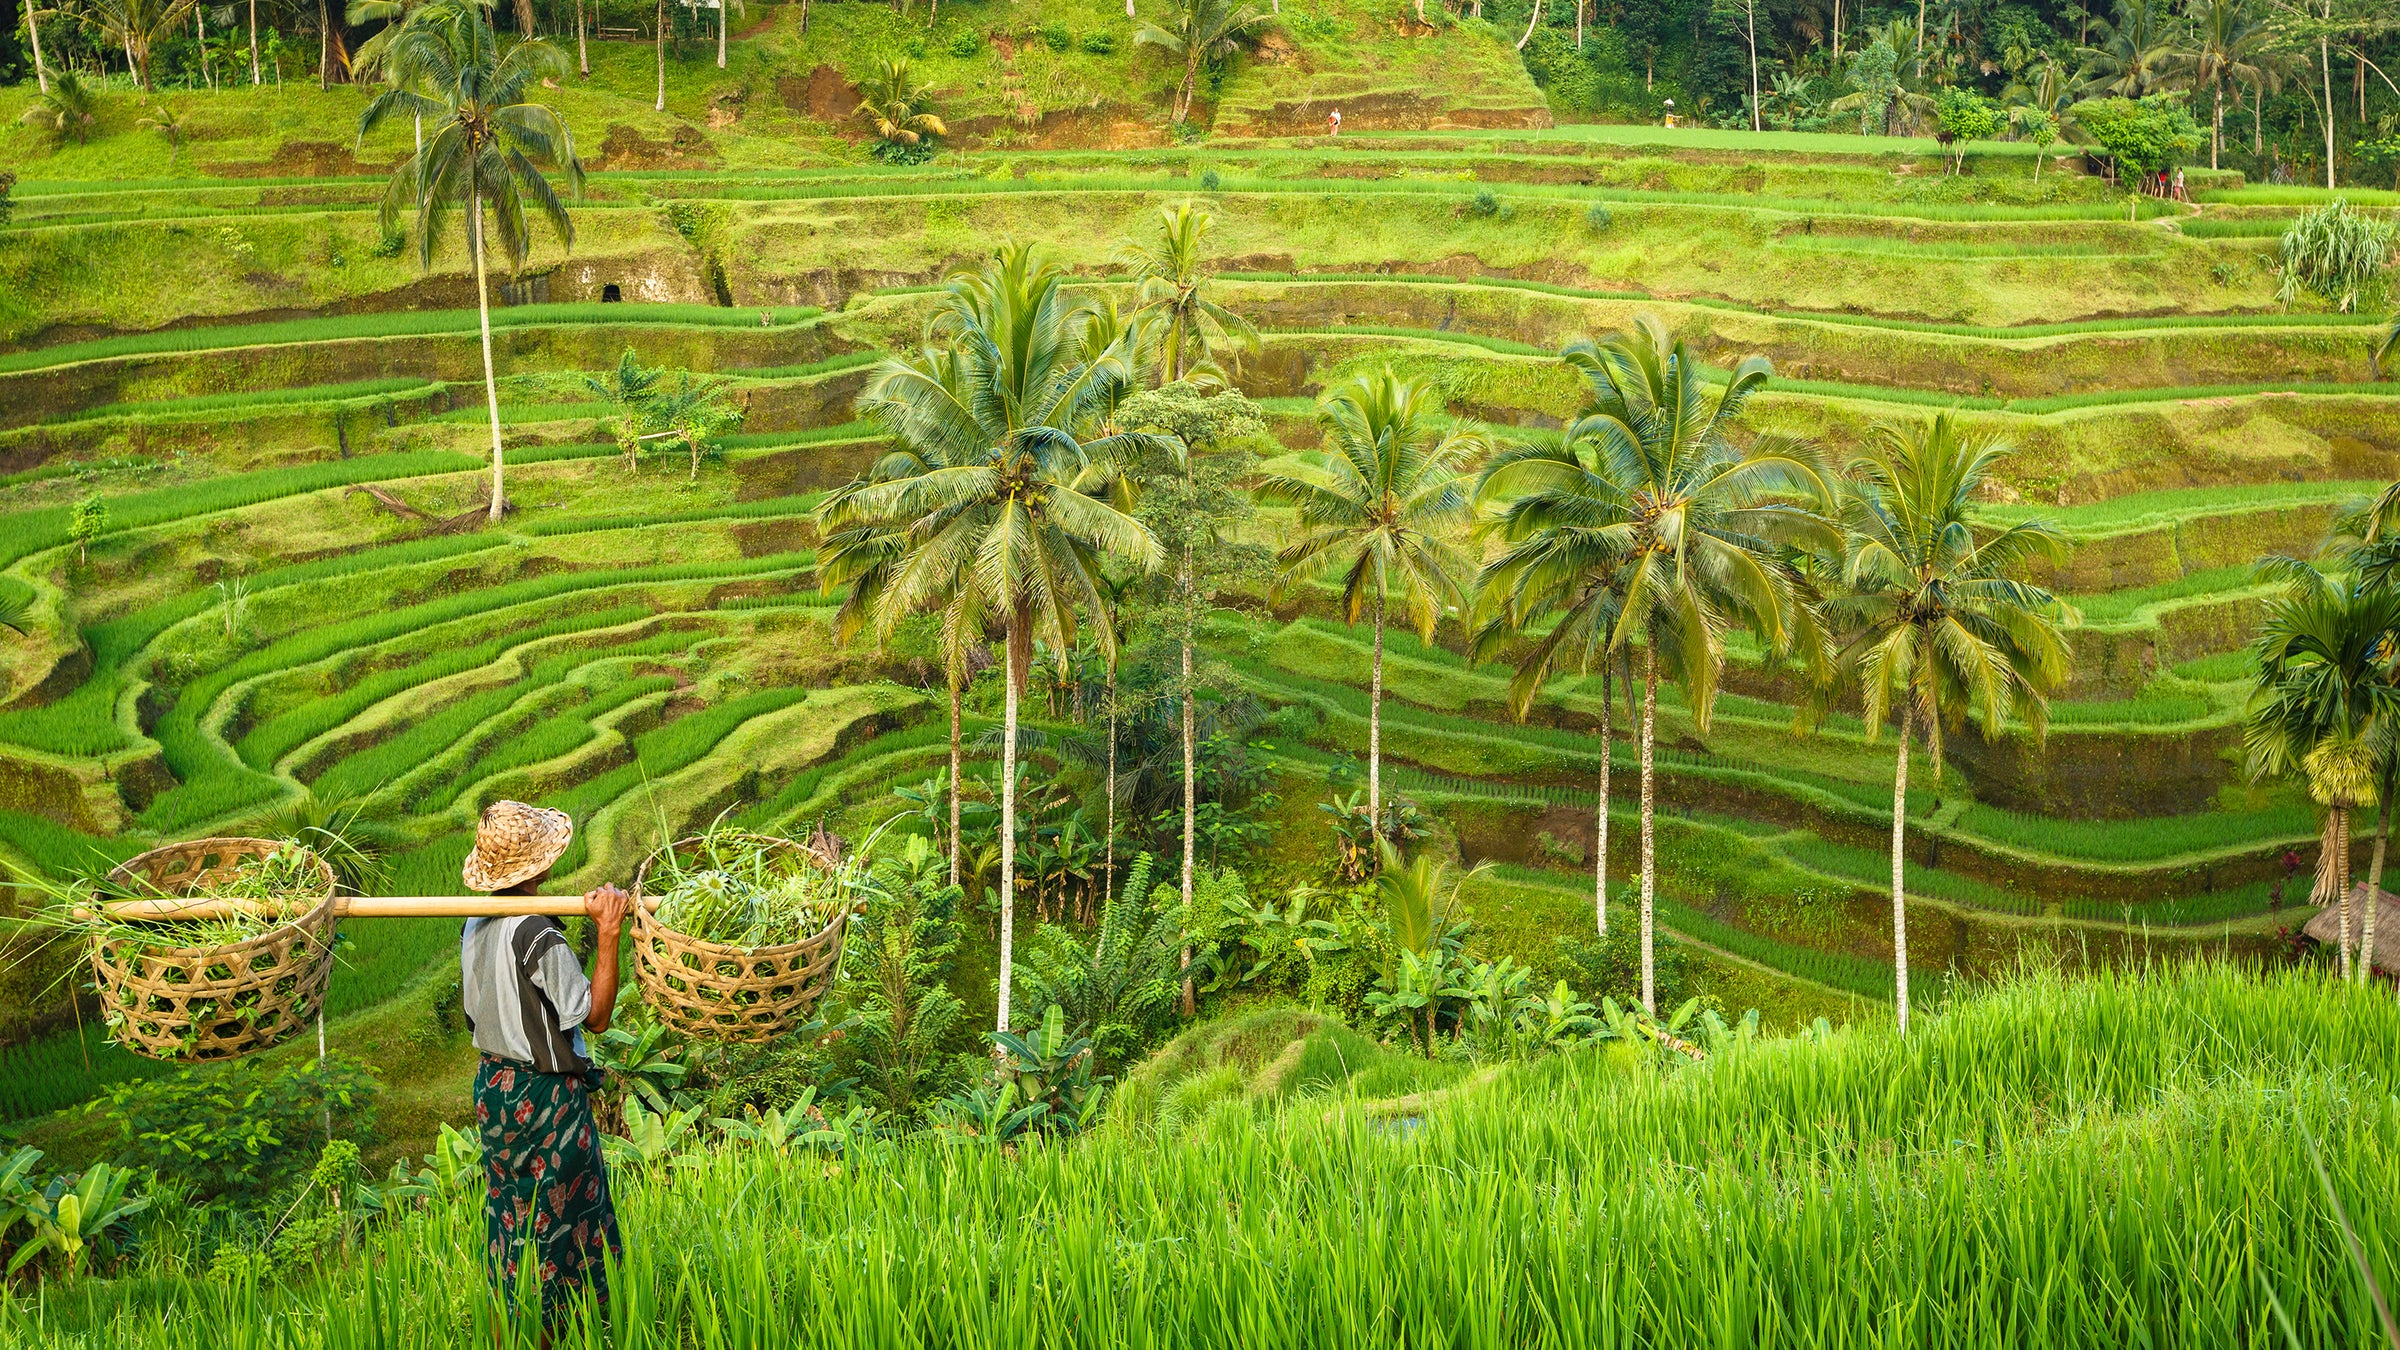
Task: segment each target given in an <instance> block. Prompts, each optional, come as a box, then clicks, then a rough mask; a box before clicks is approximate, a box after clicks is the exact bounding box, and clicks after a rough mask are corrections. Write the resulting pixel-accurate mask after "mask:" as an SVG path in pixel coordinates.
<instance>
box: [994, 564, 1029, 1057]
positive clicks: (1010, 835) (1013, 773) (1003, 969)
mask: <svg viewBox="0 0 2400 1350" xmlns="http://www.w3.org/2000/svg"><path fill="white" fill-rule="evenodd" d="M1032 627H1033V615H1032V614H1031V613H1029V612H1028V609H1027V607H1026V606H1024V605H1019V606H1017V608H1016V610H1015V611H1014V612H1012V613H1011V614H1010V615H1009V616H1008V667H1007V669H1006V670H1005V671H1003V672H1002V673H1003V674H1004V675H1005V676H1006V677H1007V678H1006V680H1005V684H1006V686H1007V691H1008V692H1007V695H1006V702H1005V709H1004V711H1003V713H1002V716H1001V728H1002V729H1001V733H1000V1010H999V1012H1000V1020H999V1028H1000V1030H1002V1031H1006V1030H1008V986H1009V974H1010V970H1009V967H1010V964H1011V963H1012V962H1014V961H1015V960H1016V955H1017V698H1018V694H1019V691H1020V690H1021V689H1022V688H1023V687H1024V683H1025V669H1026V667H1028V666H1030V665H1032V664H1033V662H1032V655H1033V653H1032V645H1033V636H1032V632H1031V630H1032Z"/></svg>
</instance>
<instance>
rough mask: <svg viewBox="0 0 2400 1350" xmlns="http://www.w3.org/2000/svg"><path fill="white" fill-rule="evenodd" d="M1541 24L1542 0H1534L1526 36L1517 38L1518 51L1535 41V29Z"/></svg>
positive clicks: (1526, 23) (1526, 22) (1527, 22)
mask: <svg viewBox="0 0 2400 1350" xmlns="http://www.w3.org/2000/svg"><path fill="white" fill-rule="evenodd" d="M1577 3H1581V0H1577ZM1541 26H1542V0H1533V17H1532V18H1530V19H1527V20H1526V21H1525V36H1523V37H1521V38H1518V39H1517V50H1518V51H1523V50H1525V44H1526V43H1528V42H1531V41H1533V30H1534V29H1536V28H1539V27H1541Z"/></svg>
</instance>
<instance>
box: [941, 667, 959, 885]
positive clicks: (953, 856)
mask: <svg viewBox="0 0 2400 1350" xmlns="http://www.w3.org/2000/svg"><path fill="white" fill-rule="evenodd" d="M944 664H945V665H948V664H949V663H948V662H944ZM947 675H948V679H947V681H946V682H947V683H948V684H949V686H950V884H951V885H953V886H955V885H957V884H958V775H959V753H958V670H957V668H956V667H955V666H953V667H952V668H951V669H950V670H949V671H948V672H947Z"/></svg>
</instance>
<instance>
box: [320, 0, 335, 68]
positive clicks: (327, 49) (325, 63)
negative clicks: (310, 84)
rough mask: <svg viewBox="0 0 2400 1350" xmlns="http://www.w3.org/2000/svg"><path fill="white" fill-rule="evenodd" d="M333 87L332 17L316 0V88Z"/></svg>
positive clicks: (323, 1)
mask: <svg viewBox="0 0 2400 1350" xmlns="http://www.w3.org/2000/svg"><path fill="white" fill-rule="evenodd" d="M332 87H333V18H332V16H331V14H330V13H329V12H328V11H327V10H326V8H325V0H317V88H319V89H331V88H332Z"/></svg>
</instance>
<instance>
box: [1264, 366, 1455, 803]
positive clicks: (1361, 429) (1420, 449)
mask: <svg viewBox="0 0 2400 1350" xmlns="http://www.w3.org/2000/svg"><path fill="white" fill-rule="evenodd" d="M1317 421H1318V424H1319V425H1321V426H1322V427H1323V428H1324V429H1325V438H1326V439H1325V444H1326V448H1325V449H1323V450H1319V451H1307V452H1303V453H1300V454H1295V455H1285V456H1282V457H1280V458H1277V459H1274V460H1271V461H1269V462H1268V463H1266V464H1265V465H1262V466H1261V477H1260V480H1259V484H1258V495H1259V500H1261V501H1264V502H1273V503H1283V504H1288V505H1291V506H1293V507H1296V508H1298V510H1299V514H1300V527H1301V530H1302V531H1303V533H1302V534H1301V536H1300V538H1299V539H1297V540H1295V541H1294V542H1293V543H1292V544H1290V545H1289V546H1287V547H1286V548H1285V549H1284V550H1283V551H1282V553H1280V554H1278V555H1277V557H1276V561H1278V562H1280V563H1282V564H1283V568H1284V570H1283V573H1282V575H1281V576H1279V577H1277V578H1276V580H1275V585H1274V593H1275V594H1276V595H1277V596H1278V597H1280V596H1282V595H1285V594H1288V593H1289V592H1290V590H1291V588H1292V587H1293V586H1295V585H1298V584H1301V583H1303V582H1306V581H1310V580H1313V579H1315V578H1317V577H1319V576H1322V575H1324V574H1326V573H1328V572H1335V571H1338V572H1340V573H1341V579H1342V614H1343V617H1344V620H1345V621H1346V622H1348V623H1352V624H1356V623H1357V622H1358V620H1359V616H1360V614H1361V613H1362V612H1364V613H1365V614H1366V616H1367V618H1368V621H1369V622H1370V623H1372V624H1373V625H1374V629H1375V656H1374V671H1373V675H1372V676H1371V682H1370V684H1369V686H1368V693H1367V816H1368V819H1370V820H1373V821H1376V822H1378V826H1377V828H1379V829H1380V828H1381V825H1380V822H1381V821H1382V820H1383V774H1382V766H1383V625H1384V618H1385V611H1386V609H1387V607H1388V606H1389V605H1391V604H1392V603H1393V602H1394V601H1395V600H1397V601H1398V603H1399V604H1400V606H1401V607H1402V612H1403V613H1404V614H1405V615H1406V616H1407V617H1408V618H1409V619H1410V620H1411V621H1412V622H1413V623H1414V624H1415V626H1416V629H1417V632H1418V633H1419V634H1420V635H1421V636H1423V637H1426V638H1429V639H1430V638H1431V637H1432V636H1433V627H1434V625H1435V624H1436V623H1437V622H1439V621H1440V619H1441V617H1442V612H1443V610H1445V609H1447V608H1450V607H1452V606H1454V605H1456V604H1457V603H1458V602H1459V600H1460V598H1461V597H1460V594H1459V584H1458V583H1459V579H1460V578H1462V577H1464V576H1465V575H1467V572H1468V571H1469V564H1468V563H1467V561H1466V559H1465V558H1464V557H1462V556H1461V555H1460V554H1459V552H1458V550H1457V549H1456V548H1454V547H1452V545H1451V543H1450V539H1449V535H1450V533H1451V532H1452V531H1453V530H1455V529H1456V528H1457V527H1459V526H1461V525H1463V524H1465V523H1466V520H1467V497H1468V484H1467V482H1466V480H1465V479H1464V478H1462V477H1461V476H1460V471H1461V470H1462V469H1464V468H1465V467H1466V466H1467V465H1468V464H1469V463H1470V462H1471V461H1472V460H1474V459H1475V458H1477V457H1479V456H1481V455H1482V454H1483V453H1484V452H1485V451H1486V450H1487V449H1489V445H1490V443H1489V442H1488V441H1487V440H1486V439H1485V437H1484V436H1483V434H1482V433H1480V432H1477V431H1472V430H1468V429H1465V428H1462V427H1457V426H1453V425H1450V424H1449V419H1448V418H1447V417H1446V416H1445V414H1444V410H1443V407H1442V399H1441V394H1440V392H1439V391H1438V390H1436V389H1435V388H1434V387H1433V386H1432V385H1431V384H1430V383H1425V382H1420V381H1416V380H1405V379H1402V378H1401V377H1400V376H1398V375H1396V374H1394V373H1393V372H1392V370H1391V368H1390V367H1389V366H1386V367H1385V368H1383V369H1382V370H1380V371H1375V372H1372V373H1369V374H1363V375H1357V376H1353V377H1352V378H1351V379H1349V380H1347V381H1344V382H1343V383H1341V384H1339V385H1336V386H1335V387H1334V388H1332V389H1330V390H1328V391H1326V394H1325V396H1324V398H1323V399H1321V400H1320V401H1319V402H1318V404H1317ZM1395 592H1396V594H1395Z"/></svg>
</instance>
